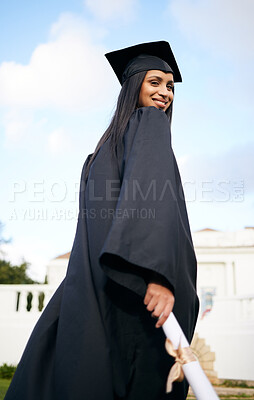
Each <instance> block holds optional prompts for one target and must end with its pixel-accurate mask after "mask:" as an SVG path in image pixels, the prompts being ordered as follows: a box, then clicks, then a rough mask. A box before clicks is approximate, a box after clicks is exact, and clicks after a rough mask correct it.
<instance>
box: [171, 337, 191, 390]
mask: <svg viewBox="0 0 254 400" xmlns="http://www.w3.org/2000/svg"><path fill="white" fill-rule="evenodd" d="M165 347H166V350H167V352H168V354H169V355H170V356H172V357H174V359H175V363H174V365H173V366H172V368H171V369H170V371H169V375H168V379H167V389H166V392H167V393H169V392H171V391H172V384H173V382H175V381H176V382H182V380H183V378H184V373H183V370H182V365H183V364H187V363H189V362H192V361H196V357H195V356H194V354H193V353H192V351H191V349H190V347H181V345H179V347H178V349H174V346H173V344H172V342H171V340H169V339H166V343H165Z"/></svg>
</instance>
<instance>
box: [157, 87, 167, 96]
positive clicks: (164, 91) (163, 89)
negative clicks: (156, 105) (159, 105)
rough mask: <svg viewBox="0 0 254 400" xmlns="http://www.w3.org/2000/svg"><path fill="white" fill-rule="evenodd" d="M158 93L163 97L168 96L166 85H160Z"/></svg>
mask: <svg viewBox="0 0 254 400" xmlns="http://www.w3.org/2000/svg"><path fill="white" fill-rule="evenodd" d="M158 93H159V94H160V95H161V96H163V97H168V96H169V91H168V88H167V86H160V87H159V91H158Z"/></svg>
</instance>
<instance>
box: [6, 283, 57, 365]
mask: <svg viewBox="0 0 254 400" xmlns="http://www.w3.org/2000/svg"><path fill="white" fill-rule="evenodd" d="M54 291H55V287H51V286H49V285H0V365H1V364H3V363H7V364H17V363H18V362H19V359H20V357H21V355H22V352H23V350H24V347H25V345H26V342H27V340H28V338H29V336H30V334H31V332H32V329H33V327H34V325H35V324H36V322H37V320H38V318H39V317H40V315H41V311H42V310H43V309H44V308H45V306H46V305H47V303H48V301H49V300H50V298H51V296H52V294H53V293H54Z"/></svg>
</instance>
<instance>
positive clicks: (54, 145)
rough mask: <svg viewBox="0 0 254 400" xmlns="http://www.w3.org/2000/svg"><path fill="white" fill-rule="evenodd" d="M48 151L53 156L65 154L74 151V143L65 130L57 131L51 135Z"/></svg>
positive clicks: (59, 129)
mask: <svg viewBox="0 0 254 400" xmlns="http://www.w3.org/2000/svg"><path fill="white" fill-rule="evenodd" d="M48 149H49V151H50V153H52V154H63V153H66V152H67V151H70V150H71V149H72V143H71V141H70V139H69V137H68V135H67V134H66V133H65V131H64V129H63V128H58V129H55V130H54V131H53V132H51V133H50V135H49V136H48Z"/></svg>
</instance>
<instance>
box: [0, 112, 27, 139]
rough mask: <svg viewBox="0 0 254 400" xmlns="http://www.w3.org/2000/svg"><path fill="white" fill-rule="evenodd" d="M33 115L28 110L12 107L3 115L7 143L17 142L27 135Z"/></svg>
mask: <svg viewBox="0 0 254 400" xmlns="http://www.w3.org/2000/svg"><path fill="white" fill-rule="evenodd" d="M32 122H33V116H32V114H31V113H30V111H29V110H26V111H24V110H23V111H22V112H21V111H20V110H17V109H12V110H10V111H8V112H7V113H6V114H5V115H4V117H3V126H4V130H5V135H6V141H7V143H8V144H12V143H17V142H19V141H20V140H22V139H24V138H25V137H26V136H27V133H28V131H29V129H30V127H31V125H32Z"/></svg>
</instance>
